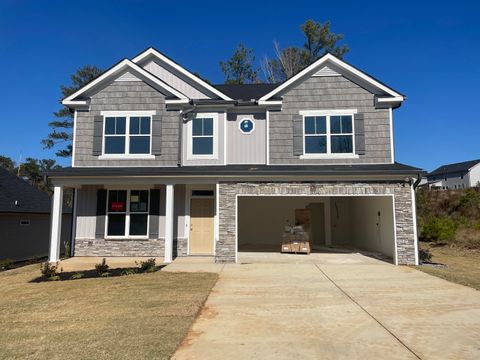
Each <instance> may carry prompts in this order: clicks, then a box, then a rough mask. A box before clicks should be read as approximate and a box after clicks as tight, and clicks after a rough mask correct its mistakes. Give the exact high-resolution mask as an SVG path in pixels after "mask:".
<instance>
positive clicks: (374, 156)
mask: <svg viewBox="0 0 480 360" xmlns="http://www.w3.org/2000/svg"><path fill="white" fill-rule="evenodd" d="M332 109H357V110H358V112H359V113H362V114H363V116H364V131H365V154H364V155H360V156H359V158H357V159H315V160H313V159H300V158H299V157H298V156H295V155H294V151H293V126H292V121H293V117H294V116H295V115H298V114H299V111H301V110H332ZM388 112H389V110H388V109H376V108H375V105H374V94H372V93H371V92H369V91H367V90H365V89H364V88H362V87H360V86H359V85H357V84H355V83H353V82H352V81H350V80H348V79H347V78H345V77H343V76H330V77H311V78H309V79H307V80H306V81H304V82H303V83H301V84H299V85H297V86H296V87H295V88H293V89H291V90H289V91H288V92H286V93H285V94H283V104H282V110H281V111H274V112H271V113H270V142H269V147H270V163H271V164H332V163H389V162H391V153H390V152H391V146H390V119H389V113H388Z"/></svg>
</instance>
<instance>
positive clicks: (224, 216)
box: [215, 182, 416, 265]
mask: <svg viewBox="0 0 480 360" xmlns="http://www.w3.org/2000/svg"><path fill="white" fill-rule="evenodd" d="M372 194H376V195H391V194H393V195H394V199H395V221H396V237H397V263H398V264H401V265H403V264H408V265H414V264H415V259H416V255H415V248H416V246H415V241H416V239H415V235H414V219H413V213H412V210H413V208H412V195H411V188H410V185H409V184H406V183H316V184H312V183H235V182H222V183H220V184H219V192H218V197H219V208H220V209H219V210H220V211H219V239H218V242H217V247H216V254H215V261H216V262H235V261H236V253H237V243H236V228H237V226H236V221H237V219H236V208H237V195H293V196H295V195H298V196H302V195H321V196H329V195H337V196H338V195H340V196H341V195H345V196H348V195H372Z"/></svg>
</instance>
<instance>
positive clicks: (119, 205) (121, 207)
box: [110, 201, 125, 211]
mask: <svg viewBox="0 0 480 360" xmlns="http://www.w3.org/2000/svg"><path fill="white" fill-rule="evenodd" d="M110 211H125V203H124V202H121V201H114V202H112V204H111V205H110Z"/></svg>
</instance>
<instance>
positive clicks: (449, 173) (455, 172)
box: [427, 159, 480, 190]
mask: <svg viewBox="0 0 480 360" xmlns="http://www.w3.org/2000/svg"><path fill="white" fill-rule="evenodd" d="M427 180H428V181H427V184H428V186H429V187H430V188H435V189H442V190H449V189H450V190H451V189H465V188H469V187H474V186H479V184H480V159H479V160H470V161H464V162H460V163H454V164H448V165H442V166H440V167H439V168H437V169H435V170H433V171H432V172H431V173H429V174H428V175H427Z"/></svg>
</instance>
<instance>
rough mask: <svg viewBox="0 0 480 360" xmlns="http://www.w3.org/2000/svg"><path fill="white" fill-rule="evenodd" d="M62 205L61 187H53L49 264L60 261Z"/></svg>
mask: <svg viewBox="0 0 480 360" xmlns="http://www.w3.org/2000/svg"><path fill="white" fill-rule="evenodd" d="M62 204H63V186H55V188H54V191H53V198H52V215H51V218H52V222H51V226H50V253H49V256H48V261H49V262H56V261H58V260H59V259H60V241H61V237H62V212H63V211H62Z"/></svg>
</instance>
